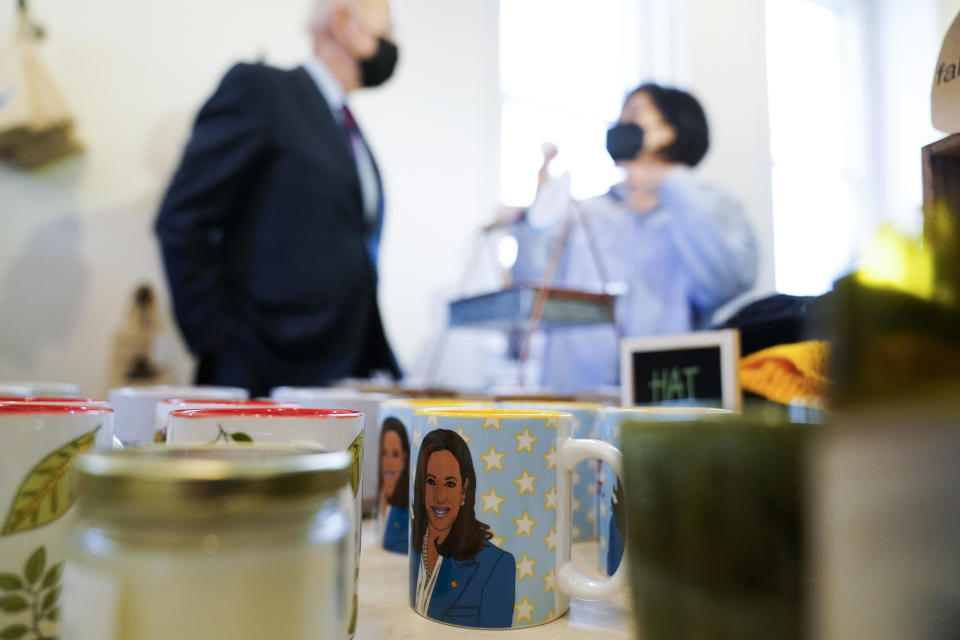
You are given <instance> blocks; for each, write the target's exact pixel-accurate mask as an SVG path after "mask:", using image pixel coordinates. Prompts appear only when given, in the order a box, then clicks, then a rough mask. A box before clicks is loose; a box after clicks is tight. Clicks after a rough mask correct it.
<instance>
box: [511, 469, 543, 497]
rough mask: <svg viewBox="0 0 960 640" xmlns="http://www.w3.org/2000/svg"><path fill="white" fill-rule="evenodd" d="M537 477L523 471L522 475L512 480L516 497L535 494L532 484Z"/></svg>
mask: <svg viewBox="0 0 960 640" xmlns="http://www.w3.org/2000/svg"><path fill="white" fill-rule="evenodd" d="M536 480H537V476H532V475H530V474H529V473H528V472H527V470H526V469H524V470H523V473H522V474H521V475H520V477H519V478H514V479H513V482H514V483H515V484H516V485H517V495H519V496H522V495H523V494H525V493H536V492H537V491H536V489H534V488H533V483H534V482H536Z"/></svg>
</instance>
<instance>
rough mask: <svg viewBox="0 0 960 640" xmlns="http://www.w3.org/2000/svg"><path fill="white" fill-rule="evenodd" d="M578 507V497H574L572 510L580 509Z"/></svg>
mask: <svg viewBox="0 0 960 640" xmlns="http://www.w3.org/2000/svg"><path fill="white" fill-rule="evenodd" d="M580 507H581V505H580V498H574V499H573V510H574V511H575V512H576V511H580Z"/></svg>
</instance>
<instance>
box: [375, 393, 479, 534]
mask: <svg viewBox="0 0 960 640" xmlns="http://www.w3.org/2000/svg"><path fill="white" fill-rule="evenodd" d="M484 406H492V405H490V403H487V402H482V401H478V400H459V399H456V398H394V399H391V400H385V401H384V402H381V403H380V409H379V417H380V433H379V437H378V442H379V445H380V446H379V448H378V449H377V451H378V466H377V471H378V473H377V522H378V523H379V528H380V532H381V538H380V543H381V545H382V546H383V548H384V549H386V550H387V551H393V552H394V553H407V548H408V546H409V541H408V539H407V535H408V531H409V520H410V507H409V505H410V502H409V493H410V424H411V421H412V420H413V412H414V411H416V410H417V409H437V408H443V407H458V408H459V407H471V408H479V407H484Z"/></svg>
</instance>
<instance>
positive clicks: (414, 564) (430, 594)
mask: <svg viewBox="0 0 960 640" xmlns="http://www.w3.org/2000/svg"><path fill="white" fill-rule="evenodd" d="M476 487H477V478H476V473H475V472H474V465H473V459H472V457H471V454H470V449H469V447H468V446H467V443H466V442H464V440H463V438H461V437H460V436H459V435H458V434H457V433H456V432H454V431H450V430H449V429H436V430H434V431H431V432H429V433H427V434H426V435H425V436H424V437H423V441H422V443H421V444H420V452H419V455H418V457H417V469H416V475H415V478H414V489H413V514H412V522H411V537H410V563H411V567H410V568H411V571H410V602H411V605H412V606H413V608H414V609H415V610H416V611H417V613H419V614H421V615H423V616H426V617H429V618H431V619H434V620H439V621H440V622H446V623H448V624H454V625H459V626H464V627H481V628H497V627H500V628H502V627H510V626H511V623H512V619H513V614H514V594H515V582H516V560H515V559H514V557H513V554H511V553H509V552H507V551H503V550H501V549H499V548H498V547H497V546H495V545H494V544H493V543H491V542H490V540H491V538H493V533H492V532H491V530H490V527H489V526H488V525H487V524H484V523H483V522H480V521H478V520H477V518H476V513H475V507H474V500H475V498H476Z"/></svg>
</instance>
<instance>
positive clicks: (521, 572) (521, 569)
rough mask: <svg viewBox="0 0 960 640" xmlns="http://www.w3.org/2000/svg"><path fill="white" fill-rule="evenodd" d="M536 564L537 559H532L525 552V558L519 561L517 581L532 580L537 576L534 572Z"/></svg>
mask: <svg viewBox="0 0 960 640" xmlns="http://www.w3.org/2000/svg"><path fill="white" fill-rule="evenodd" d="M536 563H537V559H536V558H531V557H530V556H528V555H527V554H526V552H524V554H523V557H522V558H520V559H519V560H517V580H523V579H524V578H532V577H533V576H534V575H535V574H534V572H533V565H535V564H536Z"/></svg>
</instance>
